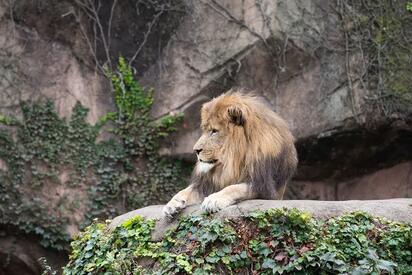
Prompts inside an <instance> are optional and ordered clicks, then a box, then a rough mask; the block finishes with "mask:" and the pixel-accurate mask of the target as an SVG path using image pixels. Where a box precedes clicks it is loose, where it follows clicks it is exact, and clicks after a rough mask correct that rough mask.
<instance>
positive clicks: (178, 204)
mask: <svg viewBox="0 0 412 275" xmlns="http://www.w3.org/2000/svg"><path fill="white" fill-rule="evenodd" d="M202 199H203V196H201V195H200V194H199V192H197V191H196V190H195V189H194V188H193V186H192V185H189V186H188V187H187V188H185V189H183V190H182V191H180V192H179V193H177V194H176V195H175V196H174V197H173V198H172V199H171V200H170V201H169V202H168V203H167V204H166V205H165V206H164V207H163V214H164V215H165V216H166V217H173V215H175V214H176V213H177V212H179V211H180V210H182V209H183V208H185V207H186V206H189V205H192V204H196V203H200V202H201V201H202Z"/></svg>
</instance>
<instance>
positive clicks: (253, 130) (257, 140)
mask: <svg viewBox="0 0 412 275" xmlns="http://www.w3.org/2000/svg"><path fill="white" fill-rule="evenodd" d="M201 128H202V132H203V134H202V136H201V137H200V138H199V140H198V141H197V143H196V144H195V146H194V150H195V152H197V155H198V162H197V164H196V167H195V169H194V172H193V176H192V182H191V185H190V186H189V187H188V188H187V189H185V190H183V191H182V192H183V193H182V192H180V193H182V194H181V195H180V196H179V194H177V195H176V196H175V198H174V199H175V201H176V200H180V201H183V206H182V207H181V208H183V207H185V206H187V205H188V204H193V203H197V202H199V200H202V199H203V198H205V197H207V196H209V198H206V199H205V201H204V203H203V205H202V206H204V204H205V202H207V204H209V206H205V207H203V208H204V209H205V210H210V211H212V212H213V211H217V210H219V209H221V208H222V205H223V207H225V206H227V205H230V204H233V203H235V202H236V201H239V200H243V199H248V198H267V199H273V198H275V196H276V189H278V187H279V186H283V185H284V184H286V182H287V181H288V180H289V179H290V178H291V177H292V175H293V174H294V172H295V170H296V166H297V154H296V149H295V146H294V139H293V136H292V134H291V132H290V131H289V129H288V127H287V124H286V123H285V121H284V120H283V119H281V118H280V117H279V116H278V115H277V114H276V113H275V112H273V111H272V110H271V109H270V108H269V107H268V106H266V105H265V104H264V103H262V102H261V101H260V100H259V98H257V97H254V96H250V95H245V94H242V93H239V92H232V91H231V92H228V93H226V94H223V95H221V96H219V97H217V98H215V99H213V100H211V101H210V102H208V103H206V104H204V105H203V107H202V110H201ZM240 184H242V185H240ZM232 185H236V186H233V187H231V188H230V192H228V191H226V192H225V189H226V188H228V187H229V186H232ZM236 188H238V190H236ZM227 190H229V189H227ZM237 191H238V192H237ZM231 193H237V194H231ZM183 194H184V195H183ZM219 194H220V195H219ZM211 195H213V196H211ZM192 197H193V198H194V197H196V199H192ZM211 198H213V201H211ZM207 199H208V200H207ZM215 200H226V202H225V203H223V204H222V203H219V202H218V201H215ZM172 201H173V199H172V200H171V202H169V204H168V205H169V206H171V207H172V208H173V205H172V204H173V203H172ZM175 205H176V203H175ZM210 205H212V206H210ZM167 207H168V206H166V207H165V214H166V215H169V214H170V213H169V212H176V211H178V210H179V209H172V210H176V211H167V209H168V208H167ZM169 210H170V209H169ZM172 214H173V213H172Z"/></svg>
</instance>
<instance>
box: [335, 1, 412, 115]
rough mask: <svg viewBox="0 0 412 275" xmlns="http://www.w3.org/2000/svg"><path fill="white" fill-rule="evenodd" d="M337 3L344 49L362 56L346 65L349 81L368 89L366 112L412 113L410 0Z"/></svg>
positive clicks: (411, 24)
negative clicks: (367, 108) (352, 63)
mask: <svg viewBox="0 0 412 275" xmlns="http://www.w3.org/2000/svg"><path fill="white" fill-rule="evenodd" d="M336 6H337V7H338V8H337V9H338V13H339V15H340V17H341V20H342V30H343V33H344V34H345V40H346V46H345V50H346V52H347V53H350V54H353V55H356V56H358V57H359V58H358V59H359V60H361V62H360V64H358V63H357V64H356V65H355V66H353V65H348V66H347V71H348V82H349V83H351V82H353V84H354V85H355V83H359V87H360V88H361V89H368V90H369V91H371V93H370V94H369V95H368V96H367V97H366V98H365V99H366V100H367V102H368V103H369V104H368V105H369V106H370V107H371V108H370V110H366V112H367V111H375V110H378V111H380V113H381V114H383V115H385V116H387V117H395V118H396V117H401V118H405V117H407V116H409V115H410V114H412V107H411V106H412V88H411V87H412V77H411V75H412V58H411V56H412V40H411V37H412V32H411V30H412V15H411V13H410V12H409V10H410V9H411V4H410V2H408V1H393V0H384V1H376V0H367V1H351V0H342V1H337V5H336ZM348 56H349V55H348ZM348 58H349V57H348ZM348 63H349V61H348ZM348 67H350V68H348ZM352 88H354V87H352Z"/></svg>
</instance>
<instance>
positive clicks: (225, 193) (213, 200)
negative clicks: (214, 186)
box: [202, 183, 257, 212]
mask: <svg viewBox="0 0 412 275" xmlns="http://www.w3.org/2000/svg"><path fill="white" fill-rule="evenodd" d="M256 197H257V195H256V193H255V192H253V191H252V190H251V188H250V185H249V184H246V183H239V184H234V185H229V186H228V187H226V188H223V189H222V190H221V191H219V192H216V193H213V194H211V195H209V196H208V197H207V198H205V200H204V201H203V203H202V209H203V210H204V211H207V212H216V211H219V210H221V209H223V208H225V207H227V206H229V205H232V204H234V203H236V202H238V201H243V200H250V199H254V198H256Z"/></svg>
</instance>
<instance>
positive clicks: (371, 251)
mask: <svg viewBox="0 0 412 275" xmlns="http://www.w3.org/2000/svg"><path fill="white" fill-rule="evenodd" d="M154 225H155V221H154V220H144V219H143V218H141V217H139V216H137V217H135V218H132V219H131V220H128V221H125V222H124V223H123V224H121V225H119V226H118V227H117V228H115V229H114V230H109V229H108V227H107V225H106V224H102V223H94V224H92V225H91V226H89V227H87V228H86V230H85V231H83V232H82V233H81V234H79V235H78V236H77V237H76V239H75V240H74V241H73V242H72V253H71V255H70V262H69V264H68V265H67V266H66V267H65V268H64V274H66V275H69V274H238V273H241V274H411V272H412V225H411V224H405V223H397V222H391V221H388V220H385V219H380V218H376V217H373V216H371V215H369V214H367V213H362V212H354V213H349V214H345V215H342V216H340V217H334V218H330V219H327V220H321V219H314V218H313V217H311V215H310V214H308V213H305V212H302V211H299V210H297V209H289V210H288V209H270V210H266V211H257V212H252V213H250V214H247V215H245V216H242V217H238V218H232V219H226V220H220V219H214V218H213V217H210V216H187V217H183V218H181V219H180V220H179V223H178V225H177V227H176V228H174V229H171V230H169V231H168V232H167V233H166V235H165V236H164V237H163V239H162V240H161V241H152V240H151V233H152V231H153V228H154Z"/></svg>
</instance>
